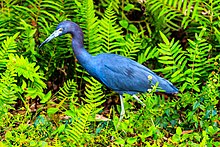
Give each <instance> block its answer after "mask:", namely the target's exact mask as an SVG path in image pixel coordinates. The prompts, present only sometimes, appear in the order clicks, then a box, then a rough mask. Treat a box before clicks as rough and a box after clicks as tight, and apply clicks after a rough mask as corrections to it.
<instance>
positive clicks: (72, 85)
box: [54, 80, 77, 100]
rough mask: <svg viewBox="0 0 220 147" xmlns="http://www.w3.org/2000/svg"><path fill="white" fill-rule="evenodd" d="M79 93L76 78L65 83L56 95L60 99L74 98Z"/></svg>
mask: <svg viewBox="0 0 220 147" xmlns="http://www.w3.org/2000/svg"><path fill="white" fill-rule="evenodd" d="M76 94H77V84H76V82H75V81H74V80H68V81H66V82H65V83H64V85H63V87H62V88H60V89H59V91H58V92H57V93H56V94H55V95H54V96H57V98H58V99H59V100H63V99H69V100H72V99H74V98H75V95H76Z"/></svg>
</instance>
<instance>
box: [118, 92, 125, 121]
mask: <svg viewBox="0 0 220 147" xmlns="http://www.w3.org/2000/svg"><path fill="white" fill-rule="evenodd" d="M119 97H120V101H121V113H120V118H119V122H121V121H122V119H123V117H124V115H125V107H124V102H123V96H122V95H119Z"/></svg>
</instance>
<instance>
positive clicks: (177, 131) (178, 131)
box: [176, 127, 182, 136]
mask: <svg viewBox="0 0 220 147" xmlns="http://www.w3.org/2000/svg"><path fill="white" fill-rule="evenodd" d="M176 134H177V135H179V136H180V135H181V134H182V129H181V128H180V127H177V129H176Z"/></svg>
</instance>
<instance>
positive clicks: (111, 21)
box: [99, 4, 124, 53]
mask: <svg viewBox="0 0 220 147" xmlns="http://www.w3.org/2000/svg"><path fill="white" fill-rule="evenodd" d="M116 20H117V18H116V16H115V12H114V11H113V10H112V5H111V4H110V5H109V7H108V8H107V9H106V11H105V14H104V16H103V19H101V20H100V27H99V33H100V37H101V42H100V45H101V46H102V48H101V49H102V51H103V52H106V53H118V52H123V50H122V46H124V44H123V42H124V39H123V36H122V35H121V34H122V31H121V29H122V28H121V27H119V26H118V25H117V24H116Z"/></svg>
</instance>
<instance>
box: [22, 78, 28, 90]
mask: <svg viewBox="0 0 220 147" xmlns="http://www.w3.org/2000/svg"><path fill="white" fill-rule="evenodd" d="M26 88H27V84H26V82H25V81H24V80H22V85H21V89H22V90H26Z"/></svg>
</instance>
